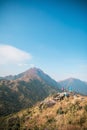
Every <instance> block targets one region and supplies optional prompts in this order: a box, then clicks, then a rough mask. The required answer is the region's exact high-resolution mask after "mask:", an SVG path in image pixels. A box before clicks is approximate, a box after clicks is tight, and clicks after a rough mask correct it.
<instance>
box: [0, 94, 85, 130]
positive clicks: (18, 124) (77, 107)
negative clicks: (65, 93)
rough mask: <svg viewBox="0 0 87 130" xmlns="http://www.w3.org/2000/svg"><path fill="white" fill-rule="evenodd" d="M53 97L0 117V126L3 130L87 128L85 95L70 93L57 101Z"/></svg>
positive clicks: (77, 129) (82, 129) (70, 129)
mask: <svg viewBox="0 0 87 130" xmlns="http://www.w3.org/2000/svg"><path fill="white" fill-rule="evenodd" d="M58 94H59V93H58ZM54 97H55V95H53V96H52V95H51V96H49V97H47V98H46V99H45V100H43V101H42V102H39V103H37V104H36V105H35V106H33V107H32V108H27V109H25V110H22V111H20V112H18V113H15V114H13V115H9V116H7V117H2V118H0V128H1V129H5V130H8V129H15V130H16V129H17V130H21V129H22V130H87V97H86V96H81V95H77V96H72V95H70V96H69V97H67V98H66V97H64V98H63V99H62V100H57V101H55V100H54Z"/></svg>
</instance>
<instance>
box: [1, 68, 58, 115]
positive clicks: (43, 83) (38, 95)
mask: <svg viewBox="0 0 87 130" xmlns="http://www.w3.org/2000/svg"><path fill="white" fill-rule="evenodd" d="M59 87H60V84H58V83H57V82H56V81H55V80H53V79H52V78H51V77H49V76H48V75H47V74H45V73H44V72H43V71H42V70H40V69H37V68H31V69H29V70H27V71H26V72H23V73H21V74H18V75H16V76H6V77H4V78H3V79H1V80H0V115H1V116H2V115H8V114H10V113H13V112H17V111H19V110H21V109H23V108H27V107H31V106H32V105H33V104H35V103H36V102H38V101H41V100H43V99H44V98H45V97H47V96H48V95H50V94H52V93H55V92H58V91H60V89H59Z"/></svg>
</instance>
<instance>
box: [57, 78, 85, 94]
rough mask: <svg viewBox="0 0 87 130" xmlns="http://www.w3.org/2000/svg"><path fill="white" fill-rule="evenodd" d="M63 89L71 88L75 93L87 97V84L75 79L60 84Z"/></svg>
mask: <svg viewBox="0 0 87 130" xmlns="http://www.w3.org/2000/svg"><path fill="white" fill-rule="evenodd" d="M59 83H60V85H61V86H62V87H65V88H69V87H72V89H73V91H76V92H77V93H80V94H83V95H87V82H84V81H81V80H79V79H75V78H69V79H66V80H63V81H61V82H59Z"/></svg>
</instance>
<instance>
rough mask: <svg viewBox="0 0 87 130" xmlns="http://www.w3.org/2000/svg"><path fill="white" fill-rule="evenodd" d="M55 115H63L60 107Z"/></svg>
mask: <svg viewBox="0 0 87 130" xmlns="http://www.w3.org/2000/svg"><path fill="white" fill-rule="evenodd" d="M56 113H57V114H64V111H63V110H62V107H60V108H59V109H58V110H57V112H56Z"/></svg>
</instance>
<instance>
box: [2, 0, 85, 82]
mask: <svg viewBox="0 0 87 130" xmlns="http://www.w3.org/2000/svg"><path fill="white" fill-rule="evenodd" d="M31 67H37V68H40V69H41V70H43V71H44V72H45V73H47V74H48V75H50V76H51V77H52V78H54V79H55V80H57V81H60V80H64V79H67V78H69V77H74V78H78V79H81V80H84V81H87V2H86V0H75V1H74V0H0V76H6V75H10V74H12V75H14V74H18V73H21V72H24V71H25V70H27V69H29V68H31Z"/></svg>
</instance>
